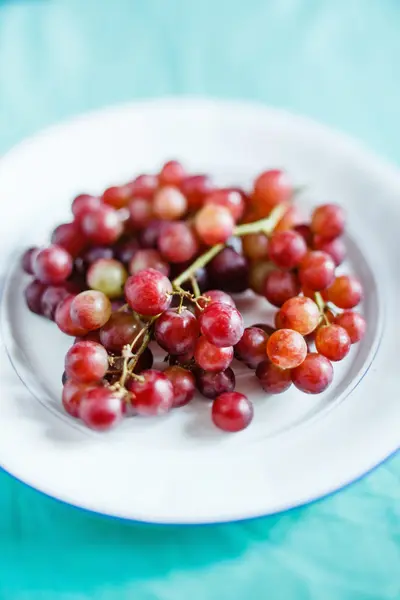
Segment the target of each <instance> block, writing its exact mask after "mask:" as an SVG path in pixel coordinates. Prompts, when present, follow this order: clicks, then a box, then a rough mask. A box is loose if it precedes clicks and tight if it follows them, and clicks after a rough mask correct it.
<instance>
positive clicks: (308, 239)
mask: <svg viewBox="0 0 400 600" xmlns="http://www.w3.org/2000/svg"><path fill="white" fill-rule="evenodd" d="M293 229H294V231H296V233H299V234H300V235H301V237H302V238H303V239H304V241H305V243H306V244H307V246H311V245H312V243H313V234H312V231H311V228H310V226H309V225H307V224H306V223H301V224H300V225H296V226H295V227H294V228H293Z"/></svg>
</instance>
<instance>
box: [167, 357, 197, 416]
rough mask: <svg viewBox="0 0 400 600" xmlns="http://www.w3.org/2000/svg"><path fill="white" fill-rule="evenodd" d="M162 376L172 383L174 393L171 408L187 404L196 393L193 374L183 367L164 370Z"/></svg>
mask: <svg viewBox="0 0 400 600" xmlns="http://www.w3.org/2000/svg"><path fill="white" fill-rule="evenodd" d="M164 375H166V376H167V377H168V379H169V380H170V382H171V383H172V388H173V391H174V399H173V403H172V408H178V407H179V406H184V405H185V404H188V403H189V402H190V401H191V400H192V398H193V396H194V393H195V391H196V386H195V378H194V375H193V373H191V372H190V371H188V370H187V369H184V368H183V367H179V366H175V367H168V368H167V369H165V371H164Z"/></svg>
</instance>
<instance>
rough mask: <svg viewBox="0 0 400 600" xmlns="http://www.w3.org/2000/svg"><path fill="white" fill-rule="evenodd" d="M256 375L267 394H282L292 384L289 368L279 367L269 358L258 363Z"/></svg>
mask: <svg viewBox="0 0 400 600" xmlns="http://www.w3.org/2000/svg"><path fill="white" fill-rule="evenodd" d="M256 377H257V378H258V379H259V381H260V384H261V387H262V389H263V390H264V391H265V392H267V393H268V394H282V392H286V390H287V389H289V388H290V386H291V385H292V377H291V371H290V369H281V368H280V367H278V366H277V365H274V363H272V362H271V361H269V360H264V361H263V362H262V363H260V364H259V365H258V367H257V370H256Z"/></svg>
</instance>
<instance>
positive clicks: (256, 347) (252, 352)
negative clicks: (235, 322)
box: [235, 327, 269, 369]
mask: <svg viewBox="0 0 400 600" xmlns="http://www.w3.org/2000/svg"><path fill="white" fill-rule="evenodd" d="M268 338H269V335H268V334H267V333H266V332H265V331H263V330H262V329H260V328H259V327H247V328H246V329H245V330H244V332H243V335H242V338H241V339H240V341H239V342H238V343H237V344H236V346H235V356H236V358H238V359H239V360H242V361H243V362H244V363H246V365H247V366H248V367H249V368H250V369H255V368H257V366H258V365H259V364H260V363H261V362H262V361H263V360H265V354H266V351H267V341H268Z"/></svg>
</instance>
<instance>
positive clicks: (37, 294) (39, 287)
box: [24, 279, 47, 315]
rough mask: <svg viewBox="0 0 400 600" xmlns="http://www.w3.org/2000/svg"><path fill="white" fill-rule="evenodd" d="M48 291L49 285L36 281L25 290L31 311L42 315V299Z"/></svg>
mask: <svg viewBox="0 0 400 600" xmlns="http://www.w3.org/2000/svg"><path fill="white" fill-rule="evenodd" d="M46 290H47V285H46V284H45V283H42V282H41V281H38V280H37V279H34V280H33V281H31V282H30V283H29V284H28V285H27V286H26V288H25V291H24V295H25V301H26V304H27V306H28V308H29V310H30V311H31V312H33V313H36V314H37V315H41V314H43V313H42V308H43V307H42V298H43V294H44V292H45V291H46Z"/></svg>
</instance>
